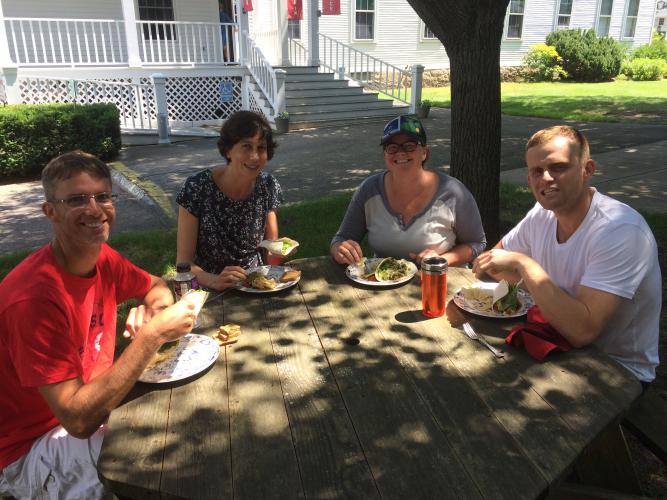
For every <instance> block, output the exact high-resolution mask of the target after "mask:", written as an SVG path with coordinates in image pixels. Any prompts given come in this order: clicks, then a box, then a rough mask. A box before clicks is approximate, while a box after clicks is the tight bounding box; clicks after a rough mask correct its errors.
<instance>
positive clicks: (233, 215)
mask: <svg viewBox="0 0 667 500" xmlns="http://www.w3.org/2000/svg"><path fill="white" fill-rule="evenodd" d="M275 148H276V143H275V142H274V140H273V134H272V132H271V127H270V126H269V124H268V123H267V121H266V120H265V119H264V117H262V116H260V115H258V114H256V113H253V112H251V111H238V112H236V113H234V114H233V115H232V116H230V117H229V119H228V120H227V121H226V122H225V123H224V125H223V126H222V128H221V130H220V139H219V140H218V149H219V150H220V154H221V155H222V157H223V158H225V160H226V161H227V164H226V165H220V166H217V167H214V168H212V169H210V170H208V169H207V170H204V171H203V172H200V173H198V174H195V175H193V176H191V177H189V178H188V179H187V180H186V181H185V185H184V186H183V188H182V189H181V191H180V193H179V194H178V196H177V198H176V202H177V203H178V204H179V205H180V206H179V209H178V237H177V250H176V260H177V262H191V263H192V271H193V272H194V273H195V274H196V275H197V278H198V280H199V283H201V284H202V285H204V286H206V287H208V288H213V289H215V290H224V289H225V288H228V287H230V286H234V285H235V284H236V283H237V282H239V281H243V280H244V279H245V277H246V272H245V270H244V269H247V268H249V267H252V266H256V265H259V264H261V263H262V258H261V255H260V252H259V250H258V245H259V243H260V242H261V241H262V240H263V239H267V240H274V239H276V238H278V217H277V213H276V209H277V208H278V206H279V205H280V204H281V202H282V201H283V197H282V190H281V189H280V184H278V181H277V180H276V179H275V178H274V177H273V176H272V175H270V174H267V173H265V172H262V169H263V168H264V166H265V165H266V163H267V162H268V161H269V160H270V159H271V158H272V157H273V152H274V150H275Z"/></svg>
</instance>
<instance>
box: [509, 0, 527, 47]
mask: <svg viewBox="0 0 667 500" xmlns="http://www.w3.org/2000/svg"><path fill="white" fill-rule="evenodd" d="M525 7H526V1H525V0H510V4H509V7H508V9H507V27H506V29H505V38H515V39H518V38H521V32H522V31H523V11H524V9H525Z"/></svg>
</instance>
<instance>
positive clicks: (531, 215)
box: [501, 204, 544, 257]
mask: <svg viewBox="0 0 667 500" xmlns="http://www.w3.org/2000/svg"><path fill="white" fill-rule="evenodd" d="M541 208H542V207H540V206H539V205H538V204H536V205H535V206H534V207H533V208H532V209H531V210H530V211H529V212H528V213H527V214H526V216H525V217H524V218H523V219H521V220H520V221H519V223H518V224H517V225H516V226H514V227H513V228H512V229H511V230H510V232H509V233H507V234H506V235H505V236H504V237H503V238H502V240H501V241H502V244H503V248H504V249H505V250H508V251H510V252H519V253H522V254H525V255H528V256H529V257H532V256H533V254H532V252H531V244H530V242H531V239H532V237H533V236H534V235H533V233H534V231H535V229H536V228H540V227H541V224H544V221H542V222H540V221H539V220H538V219H539V218H540V217H539V215H540V214H539V209H541Z"/></svg>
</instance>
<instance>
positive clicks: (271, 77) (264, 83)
mask: <svg viewBox="0 0 667 500" xmlns="http://www.w3.org/2000/svg"><path fill="white" fill-rule="evenodd" d="M241 37H242V38H243V43H245V44H246V47H247V52H246V59H247V60H246V65H247V67H248V70H249V71H250V74H251V75H252V77H253V78H254V79H255V83H256V84H257V86H258V87H259V88H260V89H261V91H262V93H263V94H264V96H265V97H266V100H267V101H268V103H269V105H270V106H271V108H272V109H273V116H276V115H277V114H278V113H280V112H282V111H284V110H285V76H284V75H285V73H284V71H281V77H279V75H278V72H277V71H276V70H275V69H274V68H273V66H271V64H270V63H269V61H268V60H267V58H266V57H264V54H263V53H262V51H261V50H260V49H259V47H258V46H257V45H256V44H255V42H254V41H253V40H252V39H251V38H250V37H249V36H248V34H247V33H245V32H244V33H242V34H241Z"/></svg>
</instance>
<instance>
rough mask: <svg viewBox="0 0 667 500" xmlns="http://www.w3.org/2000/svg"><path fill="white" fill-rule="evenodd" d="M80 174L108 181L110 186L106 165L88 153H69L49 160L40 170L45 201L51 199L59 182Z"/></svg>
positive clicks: (109, 176)
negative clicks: (83, 173)
mask: <svg viewBox="0 0 667 500" xmlns="http://www.w3.org/2000/svg"><path fill="white" fill-rule="evenodd" d="M81 172H86V173H88V174H90V175H91V176H92V177H95V178H97V179H103V180H108V181H109V184H111V170H110V169H109V167H108V166H107V164H106V163H104V162H103V161H101V160H99V159H98V158H97V157H95V156H93V155H91V154H90V153H84V152H83V151H79V150H76V151H70V152H69V153H65V154H62V155H60V156H58V157H56V158H54V159H53V160H51V161H50V162H49V163H48V164H47V165H46V167H44V169H43V170H42V187H43V188H44V196H46V199H47V200H51V199H53V193H54V191H55V190H56V184H57V183H58V182H59V181H64V180H67V179H71V178H72V177H73V176H75V175H76V174H79V173H81Z"/></svg>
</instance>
